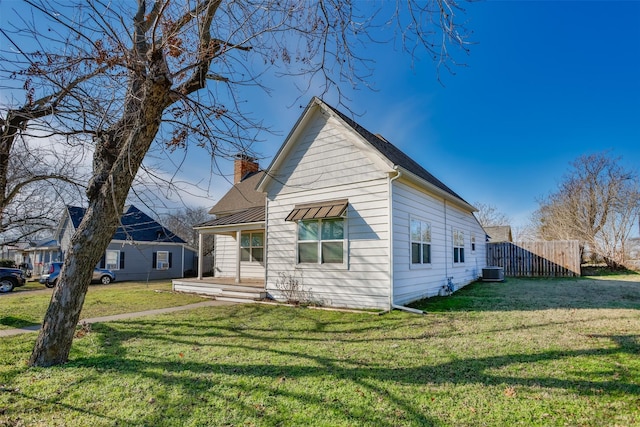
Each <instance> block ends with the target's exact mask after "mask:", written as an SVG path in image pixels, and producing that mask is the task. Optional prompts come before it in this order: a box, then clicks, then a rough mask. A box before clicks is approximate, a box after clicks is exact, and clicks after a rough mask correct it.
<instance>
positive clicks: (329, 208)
mask: <svg viewBox="0 0 640 427" xmlns="http://www.w3.org/2000/svg"><path fill="white" fill-rule="evenodd" d="M348 205H349V200H347V199H340V200H329V201H325V202H316V203H305V204H302V205H295V206H294V208H293V210H292V211H291V213H289V215H288V216H287V218H285V221H300V220H305V219H322V218H338V217H341V216H342V215H343V214H344V211H345V210H347V206H348Z"/></svg>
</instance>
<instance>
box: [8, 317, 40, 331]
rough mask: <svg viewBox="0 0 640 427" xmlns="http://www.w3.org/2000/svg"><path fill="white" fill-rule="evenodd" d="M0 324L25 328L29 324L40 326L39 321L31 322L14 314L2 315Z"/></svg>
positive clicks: (12, 327)
mask: <svg viewBox="0 0 640 427" xmlns="http://www.w3.org/2000/svg"><path fill="white" fill-rule="evenodd" d="M0 325H3V326H7V327H8V328H11V329H14V328H15V329H18V328H25V327H28V326H39V325H40V324H39V323H35V322H31V321H29V320H25V319H21V318H19V317H14V316H3V317H0Z"/></svg>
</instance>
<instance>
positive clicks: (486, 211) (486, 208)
mask: <svg viewBox="0 0 640 427" xmlns="http://www.w3.org/2000/svg"><path fill="white" fill-rule="evenodd" d="M473 205H474V206H475V207H476V208H477V209H478V212H476V213H475V215H476V218H477V219H478V222H479V223H480V225H482V226H483V227H495V226H500V225H510V224H511V219H510V218H509V217H508V216H507V215H505V214H504V213H502V212H500V211H499V210H498V208H497V207H496V206H493V205H490V204H486V203H474V204H473Z"/></svg>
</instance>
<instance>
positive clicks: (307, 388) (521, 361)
mask: <svg viewBox="0 0 640 427" xmlns="http://www.w3.org/2000/svg"><path fill="white" fill-rule="evenodd" d="M638 277H639V276H635V277H632V276H619V277H616V276H614V277H611V276H610V277H606V278H602V279H601V280H596V279H567V280H534V279H530V280H516V279H509V280H508V281H507V282H505V283H489V284H474V285H471V286H469V287H467V288H465V289H463V290H461V291H459V292H457V293H456V294H455V295H454V296H451V297H448V298H435V299H432V300H427V301H424V302H421V303H420V304H419V306H420V307H421V308H423V309H426V310H427V311H428V312H429V313H428V314H427V315H425V316H418V315H413V314H409V313H405V312H399V311H394V312H393V313H390V314H386V315H382V316H378V315H376V314H372V313H362V314H359V313H342V312H334V311H321V310H313V309H305V308H292V307H282V306H270V305H257V304H256V305H236V306H223V307H210V308H203V309H198V310H193V311H188V312H180V313H173V314H170V315H163V316H157V317H153V318H150V317H145V318H138V319H133V320H130V321H119V322H111V323H103V324H94V325H92V328H91V330H90V331H82V332H83V333H82V334H79V336H80V337H79V338H77V339H76V340H75V342H74V347H73V350H72V354H71V361H70V362H69V363H68V364H66V365H65V366H62V367H56V368H49V369H41V368H38V369H33V368H28V367H26V360H27V359H28V357H29V354H30V351H31V348H32V346H33V342H34V339H35V335H33V334H27V335H22V336H18V337H12V338H6V339H1V340H0V355H1V356H2V362H0V425H11V426H13V425H25V426H55V425H60V426H63V425H78V426H116V425H118V426H209V425H210V426H232V425H233V426H307V425H311V426H429V425H435V426H464V425H474V426H512V425H525V426H529V425H540V426H548V425H570V426H578V425H580V426H582V425H585V426H616V425H618V426H633V425H638V426H640V279H638ZM2 301H3V302H4V300H2Z"/></svg>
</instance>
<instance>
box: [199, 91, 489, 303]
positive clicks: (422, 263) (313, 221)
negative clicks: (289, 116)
mask: <svg viewBox="0 0 640 427" xmlns="http://www.w3.org/2000/svg"><path fill="white" fill-rule="evenodd" d="M255 176H259V178H255V179H256V183H255V184H256V186H255V188H254V191H255V194H254V195H255V196H256V200H259V203H258V202H256V203H255V204H253V205H252V206H250V207H251V208H253V209H260V208H259V207H258V206H263V208H262V209H263V211H262V215H257V216H255V222H254V223H253V224H251V223H249V224H247V223H244V224H243V223H240V222H238V221H235V222H234V221H232V220H231V219H230V218H231V217H230V216H229V215H230V214H231V213H234V212H235V215H240V216H244V217H246V216H247V214H246V213H242V212H241V210H238V211H233V210H232V209H229V208H228V207H225V209H224V210H223V211H224V212H223V213H224V215H223V216H221V217H220V218H217V219H215V220H213V221H211V222H209V223H206V224H204V225H203V226H201V227H199V230H201V233H202V232H214V231H215V232H222V231H225V230H227V228H229V227H233V226H234V224H235V226H236V229H235V231H234V232H232V233H231V234H228V236H229V237H228V240H227V241H226V242H225V243H222V241H220V239H218V240H217V245H218V246H217V247H216V257H217V259H218V261H217V266H218V268H219V271H218V274H219V275H225V276H228V275H233V274H234V273H235V274H236V281H239V274H240V272H241V271H242V272H243V273H242V274H243V277H251V276H253V275H254V273H255V270H251V268H250V267H249V266H246V267H244V266H242V265H241V262H240V260H239V257H238V248H239V245H238V240H237V239H238V238H240V235H241V230H240V228H242V227H244V229H256V230H259V231H260V232H264V257H263V259H262V267H263V269H262V270H259V271H257V272H258V273H262V274H263V277H264V282H265V284H264V287H265V290H266V292H267V293H268V294H269V295H270V296H272V297H273V298H276V299H285V294H286V292H283V281H286V280H294V281H296V282H297V283H298V284H300V285H301V286H302V288H303V290H304V291H305V294H306V295H307V296H308V297H309V298H310V299H311V300H312V301H315V302H319V303H321V304H323V305H327V306H336V307H355V308H379V309H391V308H393V307H394V306H400V305H404V304H407V303H409V302H411V301H415V300H418V299H421V298H425V297H430V296H434V295H438V294H439V293H442V292H443V291H446V290H456V289H458V288H460V287H462V286H465V285H467V284H468V283H470V282H472V281H474V280H476V279H477V278H478V277H479V276H480V273H481V271H482V268H483V267H484V266H485V259H486V256H485V232H484V231H483V229H482V227H481V226H480V224H479V223H478V221H477V220H476V218H475V216H474V215H473V212H474V211H475V208H474V207H473V206H471V205H470V204H469V203H467V202H466V201H464V199H462V198H461V197H460V196H459V195H458V194H456V193H455V192H454V191H453V190H451V189H450V188H449V187H447V186H446V185H445V184H443V183H442V182H440V181H439V180H438V179H436V178H435V177H433V176H432V175H431V174H430V173H429V172H427V171H426V170H425V169H424V168H422V167H421V166H420V165H418V164H417V163H416V162H414V161H413V160H412V159H411V158H409V157H408V156H406V155H405V154H404V153H402V152H401V151H400V150H399V149H398V148H396V147H395V146H394V145H392V144H391V143H389V142H388V141H386V140H385V139H384V138H382V137H380V136H378V135H374V134H372V133H370V132H369V131H367V130H366V129H364V128H362V127H361V126H360V125H358V124H357V123H355V122H354V121H353V120H351V119H350V118H348V117H346V116H345V115H343V114H342V113H340V112H339V111H338V110H336V109H334V108H333V107H331V106H329V105H327V104H326V103H324V102H323V101H321V100H320V99H318V98H313V99H312V100H311V102H310V103H309V105H308V106H307V108H306V109H305V111H304V112H303V113H302V116H301V117H300V118H299V119H298V121H297V123H296V124H295V126H294V128H293V129H292V131H291V132H290V133H289V135H288V137H287V138H286V140H285V141H284V144H283V145H282V147H281V148H280V150H279V151H278V153H277V154H276V156H275V157H274V159H273V161H272V163H271V165H270V166H269V167H268V168H267V169H266V171H264V172H263V173H260V174H259V175H258V174H256V175H255ZM238 187H239V185H238V184H236V185H235V186H234V189H235V190H234V189H232V190H233V191H236V192H237V191H238ZM245 193H246V189H245ZM225 197H227V196H225ZM244 198H245V199H246V198H247V196H246V194H245V197H244ZM219 204H220V203H219ZM248 208H249V206H244V209H248ZM218 210H220V209H218ZM225 227H227V228H225ZM222 252H226V255H225V254H223V253H222ZM229 253H231V255H229Z"/></svg>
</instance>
